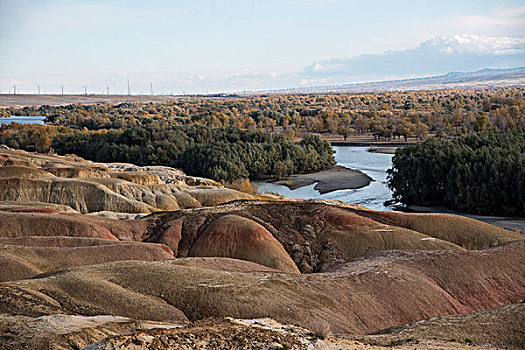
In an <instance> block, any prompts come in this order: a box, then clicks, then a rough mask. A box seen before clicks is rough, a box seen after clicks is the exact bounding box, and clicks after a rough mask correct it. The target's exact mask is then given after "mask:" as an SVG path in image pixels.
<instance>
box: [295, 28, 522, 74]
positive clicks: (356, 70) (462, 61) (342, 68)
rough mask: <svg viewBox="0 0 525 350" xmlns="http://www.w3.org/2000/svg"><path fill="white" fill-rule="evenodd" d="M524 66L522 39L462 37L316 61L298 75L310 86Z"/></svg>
mask: <svg viewBox="0 0 525 350" xmlns="http://www.w3.org/2000/svg"><path fill="white" fill-rule="evenodd" d="M524 65H525V40H524V39H523V38H520V37H506V36H501V37H483V36H479V35H469V34H462V35H454V36H438V37H435V38H432V39H430V40H426V41H424V42H422V43H420V44H419V45H418V46H417V47H415V48H411V49H407V50H398V51H386V52H383V53H380V54H366V55H358V56H355V57H352V58H345V57H342V58H341V57H339V58H331V59H327V60H321V61H317V62H314V63H313V64H311V65H309V66H307V67H305V68H304V69H303V70H302V71H301V72H299V73H298V74H297V76H298V78H300V79H301V80H303V79H307V80H308V81H310V82H311V83H315V82H316V81H319V82H330V83H345V82H358V81H371V80H378V79H397V78H405V77H414V76H422V75H432V74H442V73H447V72H450V71H472V70H477V69H482V68H508V67H517V66H524Z"/></svg>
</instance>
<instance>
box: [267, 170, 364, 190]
mask: <svg viewBox="0 0 525 350" xmlns="http://www.w3.org/2000/svg"><path fill="white" fill-rule="evenodd" d="M372 181H374V180H373V179H372V178H371V177H370V176H368V175H366V174H364V173H363V172H361V171H359V170H353V169H349V168H345V167H343V166H340V165H335V166H333V167H331V168H329V169H327V170H323V171H319V172H316V173H311V174H298V175H292V176H290V177H289V178H287V179H284V180H279V181H276V182H274V183H275V184H277V185H284V186H286V187H288V188H289V189H291V190H295V189H297V188H300V187H304V186H309V185H311V184H314V183H316V182H317V185H315V187H314V189H315V190H317V191H319V192H320V193H321V194H325V193H328V192H333V191H337V190H352V189H358V188H362V187H365V186H368V185H369V184H370V182H372Z"/></svg>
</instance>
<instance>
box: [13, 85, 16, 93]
mask: <svg viewBox="0 0 525 350" xmlns="http://www.w3.org/2000/svg"><path fill="white" fill-rule="evenodd" d="M13 95H16V84H13Z"/></svg>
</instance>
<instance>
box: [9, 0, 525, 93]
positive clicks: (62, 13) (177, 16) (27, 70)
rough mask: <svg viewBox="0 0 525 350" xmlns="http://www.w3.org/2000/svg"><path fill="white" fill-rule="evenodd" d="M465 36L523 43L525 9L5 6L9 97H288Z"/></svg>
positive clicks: (398, 4) (291, 3)
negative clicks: (342, 67)
mask: <svg viewBox="0 0 525 350" xmlns="http://www.w3.org/2000/svg"><path fill="white" fill-rule="evenodd" d="M464 34H468V35H476V36H479V37H482V38H484V37H510V38H512V39H516V40H518V41H519V40H521V42H523V37H524V36H525V1H523V0H522V1H485V0H472V1H461V0H454V1H451V0H441V1H425V0H420V1H403V0H401V1H400V0H397V1H338V0H303V1H300V0H281V1H274V0H266V1H262V0H261V1H254V0H253V1H249V0H244V1H241V0H235V1H234V0H232V1H227V0H223V1H220V0H218V1H211V0H191V1H190V0H188V1H160V0H156V1H89V0H84V1H80V0H78V1H74V0H38V1H37V0H0V47H1V50H0V91H1V92H6V91H7V90H8V89H10V88H11V86H12V85H13V84H14V83H16V84H17V85H18V86H19V88H20V89H21V91H22V92H24V91H25V92H33V91H36V85H37V84H40V85H41V86H42V91H47V92H58V91H59V89H60V86H61V85H65V89H66V91H74V92H81V91H83V86H84V85H87V86H88V91H91V92H97V93H100V92H102V90H105V88H106V85H109V86H110V89H111V91H112V92H124V91H126V80H127V78H128V77H129V78H130V79H131V81H132V88H133V90H134V92H137V93H138V92H140V91H143V92H147V91H149V83H150V82H152V83H153V85H154V89H155V91H156V92H174V93H180V92H182V91H187V92H206V91H227V90H230V91H232V90H233V91H235V90H243V89H260V88H269V87H283V86H287V85H289V84H292V85H298V84H301V80H297V79H295V80H294V79H292V78H290V75H293V74H296V73H297V72H301V71H302V70H303V69H304V68H305V67H306V66H309V65H312V64H314V62H317V61H320V60H328V59H331V58H336V57H354V56H357V55H361V54H379V53H382V52H384V51H388V50H395V51H396V50H406V49H411V48H415V47H417V46H418V45H419V44H420V43H421V42H424V41H427V40H429V39H432V38H435V37H437V36H440V35H444V36H454V35H464ZM481 43H483V41H481ZM518 44H519V43H518ZM480 45H481V44H480ZM494 45H496V46H495V47H497V45H498V44H494ZM524 65H525V63H524ZM444 69H445V68H444ZM392 76H395V74H393V75H392ZM341 79H343V78H341ZM360 79H361V80H363V79H365V80H366V75H365V76H364V78H360ZM370 79H375V76H373V75H370ZM304 82H305V81H303V83H304ZM349 82H350V81H349Z"/></svg>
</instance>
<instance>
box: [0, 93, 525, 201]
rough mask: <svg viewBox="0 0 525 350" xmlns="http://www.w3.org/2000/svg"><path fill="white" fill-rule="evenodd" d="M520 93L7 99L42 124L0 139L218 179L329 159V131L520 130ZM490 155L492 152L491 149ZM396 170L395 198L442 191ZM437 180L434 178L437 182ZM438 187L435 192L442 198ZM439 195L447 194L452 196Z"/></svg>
mask: <svg viewBox="0 0 525 350" xmlns="http://www.w3.org/2000/svg"><path fill="white" fill-rule="evenodd" d="M524 93H525V90H524V89H522V88H499V89H490V90H471V91H469V90H434V91H405V92H384V93H362V94H280V95H279V94H275V95H242V96H241V95H232V96H227V97H214V96H180V97H175V98H174V100H173V101H170V102H164V103H120V104H117V105H110V104H93V105H77V104H72V105H66V106H39V107H13V108H3V109H0V117H6V116H9V115H43V116H46V125H45V126H33V125H15V124H13V125H9V126H2V127H0V144H6V145H7V146H9V147H13V148H22V149H26V150H32V151H38V152H57V153H59V154H67V153H75V154H78V155H80V156H82V157H84V158H86V159H92V160H96V161H105V162H115V161H118V162H132V163H136V164H141V165H149V164H158V165H169V166H175V167H179V168H181V169H183V170H184V171H185V172H187V173H188V174H190V175H196V176H204V177H210V178H213V179H216V180H221V181H234V180H236V179H241V178H251V179H260V178H283V177H286V176H288V175H290V174H293V173H307V172H313V171H317V170H323V169H326V168H327V167H329V166H330V165H331V164H333V163H334V158H333V155H332V150H331V148H330V145H329V143H328V142H326V141H323V140H331V141H333V140H334V137H335V136H337V137H339V139H340V140H343V139H344V140H346V139H347V138H352V137H356V136H359V135H368V136H370V137H372V136H373V139H374V138H375V139H382V140H393V139H396V138H397V139H398V140H404V141H407V140H412V141H411V142H416V141H417V142H420V141H422V140H425V139H427V138H431V139H434V141H432V142H431V143H429V145H434V144H435V145H439V146H435V147H437V148H440V147H449V146H448V145H449V144H455V142H460V143H461V142H463V141H461V140H468V139H469V138H468V137H467V138H465V137H464V136H469V135H474V134H477V133H480V132H481V133H483V132H485V131H491V130H499V131H502V132H505V131H511V130H524V129H525V99H524ZM482 135H484V134H482ZM476 137H477V136H476ZM456 138H459V139H458V140H455V139H456ZM449 142H451V143H449ZM425 145H427V144H425ZM420 147H430V146H420ZM409 150H410V148H407V151H406V152H411V151H409ZM425 150H426V148H425ZM414 152H415V151H414ZM402 154H404V153H403V152H401V153H400V155H399V156H397V158H396V159H397V162H398V163H397V165H398V166H399V167H403V166H404V165H403V164H404V163H403V161H402V160H401V159H403V156H402ZM407 154H408V153H407ZM440 154H441V153H440ZM414 155H415V153H414ZM491 157H496V158H497V157H499V154H496V153H491ZM444 162H445V161H444ZM502 162H503V160H502ZM400 169H401V168H399V169H397V170H399V171H400ZM397 170H396V171H397ZM457 171H460V170H459V169H458V170H457ZM461 171H463V170H461ZM465 171H466V170H465ZM401 174H402V172H400V175H396V176H394V173H393V174H392V176H393V177H392V180H391V183H392V186H393V188H394V189H395V193H396V194H397V197H399V198H400V200H403V201H404V202H406V203H416V202H419V203H423V202H424V203H433V202H436V203H438V202H440V201H441V200H442V199H439V200H437V199H436V200H435V198H434V197H433V196H434V195H432V194H428V195H422V194H418V195H415V194H411V193H408V192H407V191H405V189H404V187H402V186H401V183H400V182H398V181H397V180H396V179H397V178H399V176H401ZM436 174H437V173H436ZM436 176H437V175H436ZM461 176H466V175H465V174H463V173H462V175H461ZM429 178H433V177H429ZM462 181H466V180H465V178H464V177H462ZM495 181H496V180H495ZM466 182H468V181H466ZM435 186H438V187H439V188H441V187H440V186H441V183H437V184H435ZM407 190H408V187H407ZM421 191H426V190H424V189H423V188H422V189H421ZM440 191H441V192H443V191H444V190H440ZM440 191H438V194H436V196H437V197H439V198H444V196H442V195H441V192H440ZM458 191H459V190H458ZM458 191H457V192H458ZM469 193H470V192H469ZM450 195H451V196H452V192H451V194H450ZM457 195H458V196H459V197H457V198H456V199H455V200H456V201H459V202H455V203H454V204H453V206H454V207H456V208H465V209H467V208H468V210H474V209H473V208H474V206H473V204H472V203H471V202H472V201H474V197H472V196H471V195H470V194H469V195H468V200H467V199H465V198H466V197H465V196H467V195H466V194H465V193H463V192H458V193H457ZM454 198H455V197H454ZM458 198H459V199H458ZM443 200H444V199H443ZM446 200H447V201H448V202H453V201H454V200H452V197H450V198H448V197H447V199H446ZM448 202H447V203H448ZM460 202H461V203H460ZM462 203H463V204H462ZM465 203H468V204H465ZM479 205H480V208H481V206H483V205H484V204H479ZM478 209H479V208H478ZM476 210H477V209H476ZM479 211H483V209H479Z"/></svg>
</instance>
